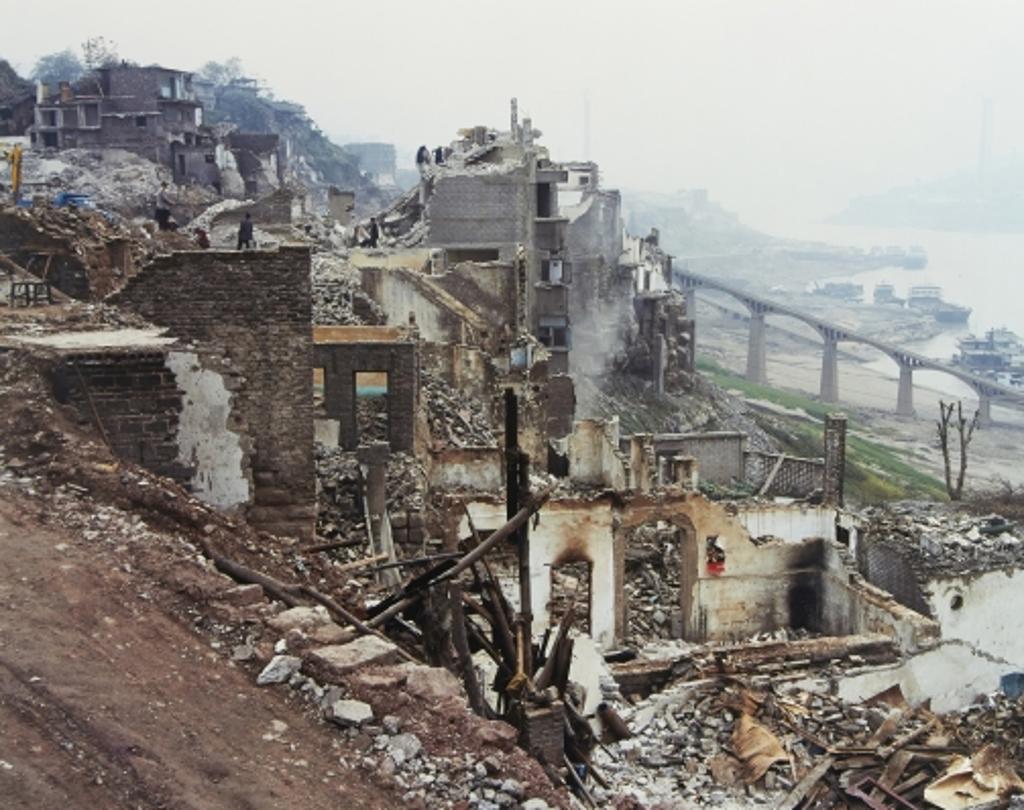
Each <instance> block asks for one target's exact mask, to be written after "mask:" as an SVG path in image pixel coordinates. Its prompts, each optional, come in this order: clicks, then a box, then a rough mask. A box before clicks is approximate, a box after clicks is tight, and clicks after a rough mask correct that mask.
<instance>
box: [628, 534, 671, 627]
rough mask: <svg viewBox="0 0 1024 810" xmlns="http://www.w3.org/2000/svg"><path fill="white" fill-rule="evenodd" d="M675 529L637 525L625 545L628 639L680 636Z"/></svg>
mask: <svg viewBox="0 0 1024 810" xmlns="http://www.w3.org/2000/svg"><path fill="white" fill-rule="evenodd" d="M679 567H680V566H679V530H678V529H676V528H674V527H668V528H659V527H657V526H653V525H651V526H641V527H640V528H638V529H637V530H636V531H635V532H634V533H633V535H632V537H631V538H630V541H629V543H628V544H627V546H626V585H625V590H626V604H627V606H628V608H627V618H628V622H629V640H630V641H631V642H633V643H639V644H642V643H644V642H646V641H649V640H651V639H657V638H680V637H681V636H682V612H681V610H680V609H679V608H678V607H673V606H674V605H676V603H677V602H678V595H679Z"/></svg>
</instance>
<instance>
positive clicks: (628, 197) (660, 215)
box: [622, 189, 772, 256]
mask: <svg viewBox="0 0 1024 810" xmlns="http://www.w3.org/2000/svg"><path fill="white" fill-rule="evenodd" d="M622 196H623V208H624V209H625V213H624V216H625V219H626V228H627V229H628V230H629V232H630V233H632V234H634V235H643V234H646V233H647V232H648V231H650V229H651V228H658V230H659V231H660V232H661V244H662V246H663V247H664V248H665V249H666V250H667V251H668V252H669V253H672V254H674V255H677V256H687V255H689V256H693V255H698V254H713V253H727V252H732V251H735V250H748V249H750V248H755V247H759V246H762V245H766V244H768V243H769V242H771V241H772V238H771V237H770V236H768V235H767V234H763V233H761V232H759V231H756V230H754V229H753V228H751V227H749V226H747V225H744V224H743V223H742V222H740V220H739V217H738V216H737V215H736V214H734V213H733V212H731V211H726V210H725V209H724V208H722V207H721V206H720V205H719V204H718V203H716V202H715V201H714V200H711V199H710V198H709V197H708V193H707V190H706V189H687V190H684V191H678V192H676V193H675V194H656V193H653V192H645V191H624V192H623V193H622Z"/></svg>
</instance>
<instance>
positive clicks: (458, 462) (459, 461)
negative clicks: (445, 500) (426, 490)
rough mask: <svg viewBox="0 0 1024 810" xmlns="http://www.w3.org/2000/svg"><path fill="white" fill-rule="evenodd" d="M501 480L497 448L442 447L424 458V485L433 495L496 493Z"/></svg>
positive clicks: (502, 467)
mask: <svg viewBox="0 0 1024 810" xmlns="http://www.w3.org/2000/svg"><path fill="white" fill-rule="evenodd" d="M504 479H505V463H504V454H503V453H502V452H501V450H500V449H498V448H497V447H446V448H444V449H442V450H435V451H431V453H430V454H429V456H428V467H427V482H428V484H429V485H430V489H431V490H432V491H435V492H438V491H441V492H500V491H501V488H502V487H503V486H504Z"/></svg>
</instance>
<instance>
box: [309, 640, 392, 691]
mask: <svg viewBox="0 0 1024 810" xmlns="http://www.w3.org/2000/svg"><path fill="white" fill-rule="evenodd" d="M398 658H399V654H398V647H396V646H395V645H394V644H392V643H391V642H389V641H385V640H384V639H381V638H378V637H377V636H360V637H359V638H357V639H356V640H355V641H350V642H349V643H348V644H339V645H330V646H327V647H320V648H318V649H315V650H311V651H310V652H308V653H307V654H306V658H305V661H304V662H303V668H304V669H305V670H306V672H307V674H309V675H310V676H312V677H314V678H316V679H317V680H319V681H321V682H323V683H340V682H341V681H342V680H343V679H344V678H345V676H346V675H348V674H350V673H352V672H355V671H356V670H359V669H362V668H363V667H367V666H371V665H373V664H393V663H395V662H396V661H398Z"/></svg>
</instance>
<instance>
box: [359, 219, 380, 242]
mask: <svg viewBox="0 0 1024 810" xmlns="http://www.w3.org/2000/svg"><path fill="white" fill-rule="evenodd" d="M379 240H380V226H379V225H378V224H377V217H370V227H369V233H368V235H367V237H366V238H365V239H364V240H363V241H362V242H360V243H359V247H368V248H375V247H377V242H378V241H379Z"/></svg>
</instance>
